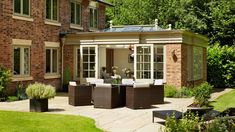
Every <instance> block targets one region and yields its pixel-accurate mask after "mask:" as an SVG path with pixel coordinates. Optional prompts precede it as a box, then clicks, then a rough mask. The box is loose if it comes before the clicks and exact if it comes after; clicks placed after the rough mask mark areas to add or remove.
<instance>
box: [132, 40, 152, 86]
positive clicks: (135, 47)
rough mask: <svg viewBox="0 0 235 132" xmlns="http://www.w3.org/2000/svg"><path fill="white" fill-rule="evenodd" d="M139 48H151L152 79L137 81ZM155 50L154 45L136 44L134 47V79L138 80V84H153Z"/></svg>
mask: <svg viewBox="0 0 235 132" xmlns="http://www.w3.org/2000/svg"><path fill="white" fill-rule="evenodd" d="M138 46H150V74H151V76H150V79H137V47H138ZM153 54H154V49H153V44H135V45H134V58H135V59H134V77H135V79H136V82H149V83H150V82H151V83H153V78H154V76H153V73H154V57H153Z"/></svg>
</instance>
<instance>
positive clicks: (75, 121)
mask: <svg viewBox="0 0 235 132" xmlns="http://www.w3.org/2000/svg"><path fill="white" fill-rule="evenodd" d="M0 131H1V132H75V131H76V132H80V131H81V132H101V131H102V130H100V129H98V128H96V126H95V121H94V120H93V119H90V118H85V117H81V116H71V115H56V114H45V113H29V112H13V111H0Z"/></svg>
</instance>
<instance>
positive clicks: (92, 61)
mask: <svg viewBox="0 0 235 132" xmlns="http://www.w3.org/2000/svg"><path fill="white" fill-rule="evenodd" d="M80 53H81V60H80V68H81V71H80V78H81V79H82V80H81V81H82V82H84V81H85V79H86V78H98V46H97V45H81V46H80ZM78 63H79V62H78Z"/></svg>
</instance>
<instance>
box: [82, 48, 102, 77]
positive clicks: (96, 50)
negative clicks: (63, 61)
mask: <svg viewBox="0 0 235 132" xmlns="http://www.w3.org/2000/svg"><path fill="white" fill-rule="evenodd" d="M84 47H94V48H95V77H94V78H98V66H99V62H98V56H99V53H98V45H81V46H80V54H81V61H80V68H81V70H80V71H81V74H80V75H81V82H83V80H84V79H85V78H83V48H84ZM89 78H90V77H89Z"/></svg>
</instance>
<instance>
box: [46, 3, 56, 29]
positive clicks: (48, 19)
mask: <svg viewBox="0 0 235 132" xmlns="http://www.w3.org/2000/svg"><path fill="white" fill-rule="evenodd" d="M50 1H51V5H50V6H51V10H50V12H51V16H50V17H51V18H47V16H46V14H47V8H46V6H47V3H46V0H45V18H46V20H47V21H54V22H59V8H60V7H59V5H60V3H59V0H57V14H56V15H57V20H54V19H53V1H54V0H50ZM58 26H59V25H58Z"/></svg>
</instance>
